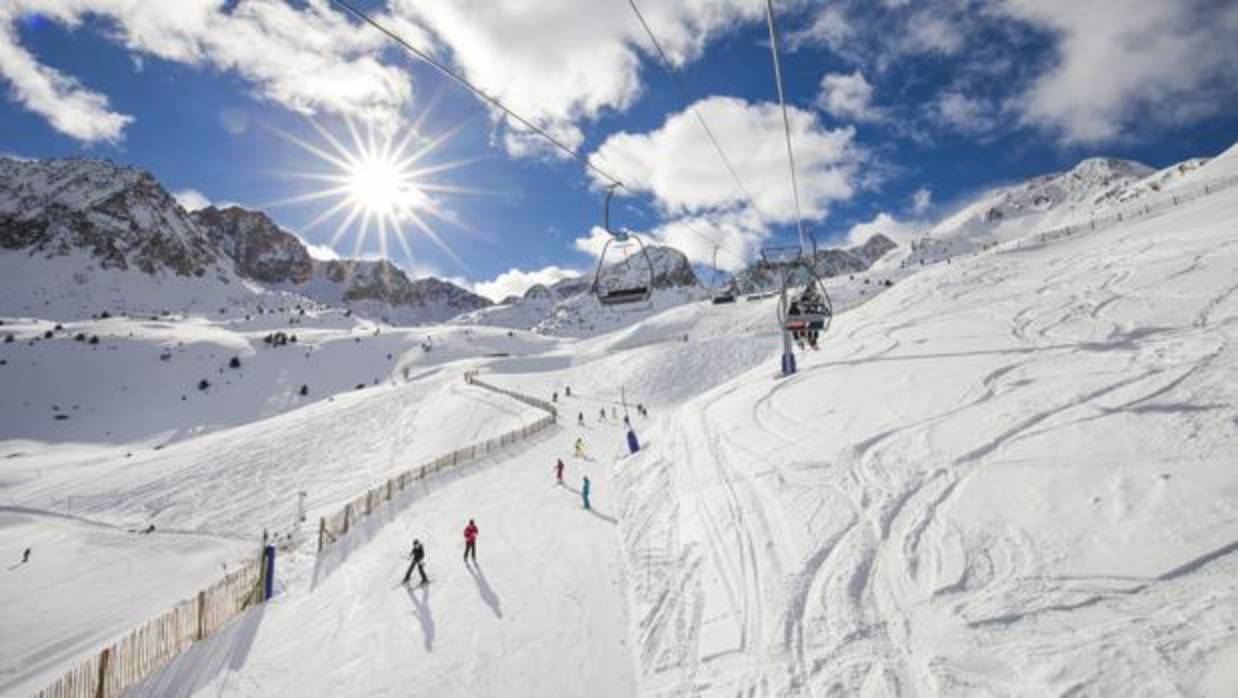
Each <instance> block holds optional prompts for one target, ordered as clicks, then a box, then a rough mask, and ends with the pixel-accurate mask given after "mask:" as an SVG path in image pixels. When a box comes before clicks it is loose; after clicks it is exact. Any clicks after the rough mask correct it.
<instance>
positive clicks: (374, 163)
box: [269, 119, 477, 271]
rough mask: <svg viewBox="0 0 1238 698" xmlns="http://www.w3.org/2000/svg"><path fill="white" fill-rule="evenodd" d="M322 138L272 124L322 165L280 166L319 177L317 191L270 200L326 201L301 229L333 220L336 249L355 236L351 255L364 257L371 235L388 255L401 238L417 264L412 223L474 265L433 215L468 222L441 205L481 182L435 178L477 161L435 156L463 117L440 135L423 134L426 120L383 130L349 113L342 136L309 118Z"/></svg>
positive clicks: (452, 222)
mask: <svg viewBox="0 0 1238 698" xmlns="http://www.w3.org/2000/svg"><path fill="white" fill-rule="evenodd" d="M308 122H309V124H310V125H311V126H312V127H313V129H314V131H315V133H316V134H317V135H318V139H316V140H309V139H306V138H303V137H301V136H298V135H295V134H293V133H290V132H288V131H284V130H282V129H279V128H275V127H271V128H272V130H273V131H274V132H275V133H277V134H279V135H280V136H281V137H282V138H284V139H285V140H286V141H288V142H289V143H292V144H293V145H296V146H297V147H298V148H300V149H302V150H304V151H305V152H307V153H309V154H311V155H313V156H314V157H315V158H317V159H318V160H319V161H321V163H322V164H323V165H324V168H323V170H321V171H303V170H298V171H286V170H283V171H280V174H283V175H287V176H290V177H294V178H297V179H301V180H305V181H308V182H312V183H314V185H315V187H314V189H313V190H312V191H309V192H307V193H305V194H300V195H297V196H292V197H289V198H286V199H281V200H279V201H275V202H271V203H270V204H269V205H270V206H293V205H309V204H315V203H321V204H323V205H325V207H324V208H323V209H322V210H321V211H319V212H318V213H317V215H316V216H315V217H314V218H313V219H312V220H311V221H310V222H309V223H308V224H307V225H305V226H304V227H303V228H302V229H301V230H302V232H309V231H310V230H313V229H315V228H318V227H320V226H323V225H330V226H334V230H333V232H332V234H331V239H330V242H329V243H328V245H329V246H330V247H331V248H333V249H335V248H336V246H337V245H338V244H339V243H340V242H341V241H342V240H345V238H346V237H348V236H349V235H352V236H353V240H352V253H351V257H353V258H354V259H356V258H360V257H362V256H363V254H364V253H365V251H366V245H367V243H369V241H371V240H374V241H376V242H377V246H378V254H379V256H380V257H382V258H384V259H390V257H391V252H392V244H393V243H394V244H395V245H397V246H398V248H399V251H400V252H402V253H403V254H404V255H405V257H406V258H407V260H408V264H409V265H410V266H411V265H412V264H413V261H414V255H413V247H412V244H411V243H410V240H409V237H410V235H409V234H410V232H411V231H416V232H419V233H421V234H422V235H424V236H425V237H426V238H427V239H429V240H430V242H431V243H433V244H434V245H435V246H436V247H438V248H439V249H440V250H442V252H443V253H444V254H445V255H447V256H448V257H449V258H450V259H451V260H452V261H454V262H455V263H456V264H458V265H459V266H460V267H461V268H462V269H464V270H466V271H468V269H469V267H468V265H467V264H466V263H465V262H464V260H463V259H461V258H460V256H459V255H457V254H456V252H455V251H454V250H452V249H451V246H450V245H448V243H447V240H446V239H444V237H443V235H442V234H441V233H440V232H439V231H438V230H436V229H435V227H434V226H432V225H431V223H432V222H437V223H446V224H450V225H454V226H457V227H464V226H463V225H462V224H461V223H460V222H459V221H458V220H457V219H456V218H455V216H453V215H452V213H451V211H450V210H448V209H447V208H445V207H444V206H443V203H442V198H443V196H444V195H447V194H453V193H477V190H473V189H467V188H464V187H457V186H452V185H448V184H443V183H441V182H436V181H434V180H433V177H434V176H436V175H441V174H442V173H445V172H448V171H451V170H453V169H456V168H458V167H461V166H463V165H467V164H469V163H471V162H474V161H476V158H474V159H467V160H457V161H451V162H431V160H432V157H431V156H433V155H434V154H435V153H436V151H438V149H439V148H441V147H442V146H443V144H444V143H446V142H447V140H448V139H450V138H451V137H452V136H453V135H454V134H455V133H456V132H457V131H459V129H460V128H461V127H462V126H463V125H464V124H463V123H461V124H457V125H456V126H455V127H454V128H452V129H449V130H448V131H445V132H443V133H441V134H438V135H435V136H424V135H422V133H421V131H420V126H421V124H420V122H419V123H417V124H413V125H411V126H407V127H405V128H404V129H403V131H402V132H396V133H380V132H379V131H377V130H376V129H375V127H374V124H373V123H366V124H364V125H363V126H362V127H358V125H357V124H356V123H355V122H353V121H352V120H345V121H344V124H345V126H346V132H347V134H346V135H345V136H343V137H340V136H338V135H336V134H334V133H332V132H331V131H330V130H328V129H327V128H325V127H324V126H323V125H322V124H319V123H318V122H317V121H315V120H314V119H308Z"/></svg>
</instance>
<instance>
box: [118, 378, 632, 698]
mask: <svg viewBox="0 0 1238 698" xmlns="http://www.w3.org/2000/svg"><path fill="white" fill-rule="evenodd" d="M487 380H493V382H495V383H498V384H500V385H501V384H502V382H501V380H499V379H497V378H494V379H491V378H488V379H487ZM474 390H479V389H477V388H474ZM578 434H579V435H582V436H583V438H584V439H585V442H586V452H587V454H588V455H589V459H588V460H582V459H576V458H573V457H572V450H573V443H574V441H575V439H576V437H577V435H578ZM622 444H623V442H622V433H621V432H620V431H619V430H618V429H617V428H608V427H600V428H595V427H592V426H591V427H588V428H586V429H583V430H580V429H577V428H576V427H575V426H572V427H571V428H567V427H559V428H555V429H553V430H552V431H550V432H548V434H547V435H546V436H543V437H536V438H534V439H532V440H530V441H529V442H526V444H525V445H524V446H517V447H515V448H516V449H517V450H516V451H512V452H508V453H506V454H501V455H500V456H499V457H498V458H496V459H494V460H491V461H485V462H482V463H478V464H475V465H471V466H466V467H464V468H463V469H462V470H461V471H459V473H457V474H454V475H445V476H443V477H441V478H438V479H436V480H431V481H428V482H427V484H426V485H425V486H424V487H421V488H415V489H414V490H412V491H411V495H410V496H409V497H408V499H407V500H406V501H404V502H403V503H402V506H399V507H393V508H392V509H391V511H389V512H387V513H385V514H384V515H382V516H379V517H376V518H374V519H371V520H365V521H362V522H361V524H360V526H361V527H360V528H359V529H358V530H357V531H356V532H354V534H353V535H352V536H350V537H348V538H345V539H343V540H342V541H341V542H340V543H338V544H337V545H336V546H334V547H332V548H330V549H328V551H327V552H326V553H324V555H323V556H322V557H321V558H320V559H319V561H318V563H317V564H315V562H314V556H313V555H312V552H311V553H309V554H306V555H304V556H301V557H300V558H299V559H296V560H292V561H285V562H284V563H282V565H281V569H282V570H284V571H283V572H282V573H281V574H282V575H283V579H284V589H283V590H282V591H281V593H280V595H279V596H277V598H276V599H275V600H274V601H272V602H271V603H269V604H268V605H267V606H266V607H264V608H263V609H261V610H260V611H257V612H255V613H253V614H250V616H247V617H246V618H244V619H242V621H241V622H239V623H238V624H237V625H236V627H235V628H233V629H232V630H231V631H230V632H227V633H225V634H224V635H223V636H221V637H220V638H218V639H214V640H211V641H208V642H206V643H202V644H201V645H199V646H196V647H195V648H194V649H193V650H191V651H190V652H189V653H187V654H186V655H184V656H183V657H182V658H181V659H178V660H177V661H176V662H175V663H174V664H173V665H172V667H171V668H170V669H168V670H167V671H164V672H162V673H161V674H159V675H158V676H157V677H156V678H155V679H154V680H152V681H150V682H148V684H146V685H145V686H144V687H143V688H142V690H139V691H136V692H135V693H134V695H138V696H144V695H149V696H179V695H228V696H251V695H252V696H271V695H289V696H292V695H295V696H341V695H392V696H395V695H401V696H404V695H416V696H440V695H443V696H445V695H457V696H467V695H478V696H487V695H511V696H603V697H605V696H631V695H633V694H634V693H635V691H636V689H635V685H634V680H635V677H634V673H635V672H634V667H633V664H632V661H631V653H630V651H629V647H628V644H627V630H628V619H627V615H626V599H625V591H624V589H625V584H624V580H623V570H622V563H621V556H620V549H619V544H618V536H617V533H616V526H617V522H616V519H615V515H616V514H617V510H618V503H617V501H616V499H615V497H616V495H615V492H614V490H613V488H612V486H611V475H610V473H611V469H612V468H613V467H614V461H615V460H616V459H617V458H618V457H620V456H622V454H623V445H622ZM560 457H561V458H563V460H564V461H565V463H566V464H567V470H566V483H565V484H564V485H557V484H555V482H554V474H553V470H552V467H553V465H554V463H555V459H556V458H560ZM585 474H587V475H589V477H590V479H591V480H592V484H593V503H594V510H593V511H591V512H590V511H585V510H584V509H583V507H582V503H581V497H580V494H579V487H580V483H581V477H582V476H583V475H585ZM470 518H473V519H475V520H476V521H477V524H478V526H479V528H480V530H481V535H480V537H479V540H478V556H477V557H478V564H477V565H476V566H475V567H473V566H471V565H465V564H464V563H463V562H462V559H461V555H462V551H463V533H462V532H463V529H464V527H465V524H467V523H468V520H469V519H470ZM414 537H416V538H419V539H420V540H421V541H422V542H423V544H424V545H425V546H426V553H427V562H426V571H427V573H428V574H429V576H430V578H431V583H430V584H429V585H428V586H425V587H420V588H418V587H416V586H413V585H410V586H405V585H401V584H399V581H400V578H401V576H402V575H403V574H404V572H405V568H406V566H407V564H408V560H407V558H406V557H405V556H406V555H407V554H408V551H409V548H410V545H411V541H412V539H413V538H414ZM413 577H414V581H416V579H417V575H416V573H414V575H413Z"/></svg>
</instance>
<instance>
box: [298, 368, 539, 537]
mask: <svg viewBox="0 0 1238 698" xmlns="http://www.w3.org/2000/svg"><path fill="white" fill-rule="evenodd" d="M476 375H477V372H476V371H470V372H467V373H465V374H464V381H465V382H466V383H468V384H469V385H476V386H478V387H481V388H485V389H487V390H492V391H494V392H497V393H502V394H504V395H508V396H510V397H512V398H513V399H516V400H519V401H521V402H524V403H526V404H529V405H532V406H534V407H537V408H539V409H543V410H546V411H547V412H549V413H550V414H548V415H546V416H545V417H542V418H541V419H539V420H537V421H536V422H533V423H532V424H527V425H525V426H523V427H520V428H519V429H513V430H511V431H509V432H507V433H505V434H500V435H499V436H495V437H493V438H489V439H486V440H485V441H482V442H479V443H475V444H472V445H469V446H465V447H464V448H458V449H456V450H454V451H452V452H451V453H447V454H445V455H442V456H439V457H438V458H435V459H434V460H432V461H430V462H428V463H424V464H422V465H419V466H415V467H413V468H410V469H408V470H406V471H404V472H403V473H400V474H399V475H397V476H395V477H393V478H389V479H388V480H387V481H386V482H384V483H382V484H381V485H378V486H376V487H372V488H370V489H369V490H366V492H365V494H362V495H360V496H358V497H356V498H355V499H353V500H352V501H351V502H348V503H347V504H345V505H344V508H343V509H342V510H340V511H339V512H337V513H335V514H332V515H330V516H324V517H321V518H319V519H318V552H319V553H321V552H322V551H323V550H324V549H325V548H326V547H327V546H329V545H331V544H333V543H335V542H336V541H338V540H339V539H340V538H342V537H343V536H344V535H346V534H347V533H348V532H349V531H350V530H352V528H353V527H354V525H355V523H356V521H357V520H358V519H361V518H364V517H368V516H370V515H371V514H374V513H376V512H378V511H379V510H380V509H381V508H382V507H383V505H384V504H386V503H388V502H390V501H391V500H392V498H393V497H398V495H399V493H401V492H403V491H404V490H405V489H406V488H407V487H408V486H409V485H410V484H412V483H413V482H416V481H419V480H424V479H425V478H426V477H427V476H430V475H434V474H437V473H439V472H442V471H443V470H445V469H450V468H454V467H456V466H459V465H464V464H466V463H471V462H473V461H475V460H477V459H478V458H483V457H485V456H487V455H489V454H490V453H493V452H495V451H498V450H500V449H503V448H506V447H508V446H511V445H512V444H515V443H519V442H520V441H523V440H525V439H527V438H529V437H530V436H532V435H534V434H537V433H539V432H541V431H543V430H545V429H547V428H548V427H551V426H554V424H555V422H556V421H557V420H558V413H557V411H556V410H555V408H554V407H552V406H551V405H550V404H549V403H547V402H544V401H542V400H538V399H537V398H533V397H529V396H528V395H523V394H521V393H517V392H514V391H510V390H504V389H503V388H498V387H496V386H492V385H489V384H486V383H483V382H481V381H478V380H477V379H476V377H475V376H476Z"/></svg>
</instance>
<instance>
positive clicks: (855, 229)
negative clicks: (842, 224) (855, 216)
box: [847, 212, 929, 246]
mask: <svg viewBox="0 0 1238 698" xmlns="http://www.w3.org/2000/svg"><path fill="white" fill-rule="evenodd" d="M928 228H929V226H928V224H926V223H924V222H922V221H900V220H898V219H897V218H895V217H894V216H891V215H890V214H888V213H885V212H881V213H878V214H877V215H876V216H873V219H872V220H871V221H866V222H864V223H856V224H855V225H853V226H851V229H850V230H848V231H847V245H848V246H855V245H863V244H864V243H865V242H867V241H868V239H869V238H870V237H872V236H874V235H877V234H878V233H880V234H881V235H884V236H886V237H888V238H890V239H891V240H893V241H894V242H897V243H898V244H900V245H902V244H906V243H908V242H911V241H912V240H914V239H916V238H918V237H920V236H922V235H924V234H925V233H926V232H927V231H928Z"/></svg>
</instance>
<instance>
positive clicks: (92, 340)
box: [89, 334, 99, 344]
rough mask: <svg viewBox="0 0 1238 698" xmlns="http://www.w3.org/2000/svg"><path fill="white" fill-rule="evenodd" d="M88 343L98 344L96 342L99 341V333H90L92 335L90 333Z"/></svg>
mask: <svg viewBox="0 0 1238 698" xmlns="http://www.w3.org/2000/svg"><path fill="white" fill-rule="evenodd" d="M89 343H90V344H98V343H99V335H97V334H92V335H90V342H89Z"/></svg>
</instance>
